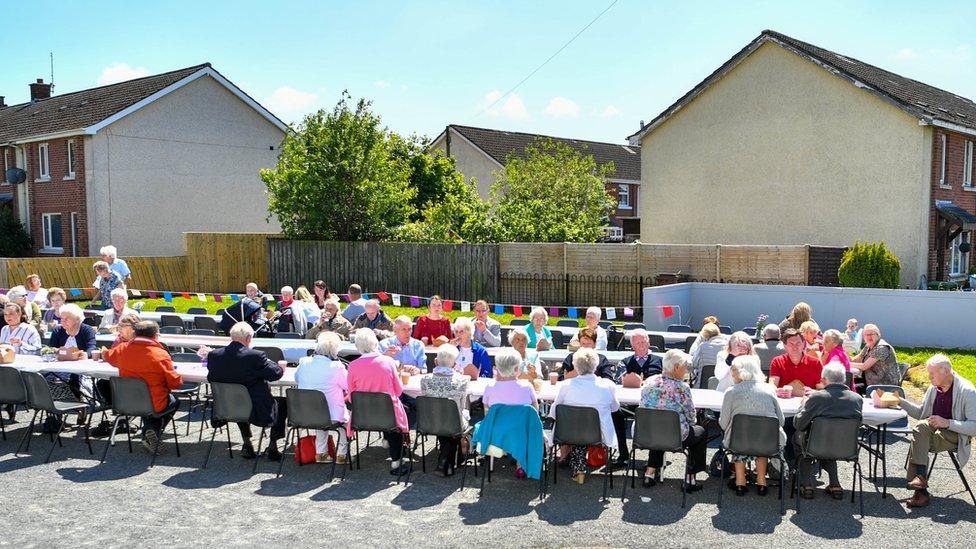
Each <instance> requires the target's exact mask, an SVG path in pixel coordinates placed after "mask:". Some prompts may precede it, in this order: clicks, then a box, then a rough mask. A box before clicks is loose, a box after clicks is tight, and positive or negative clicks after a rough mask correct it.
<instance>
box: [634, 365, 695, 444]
mask: <svg viewBox="0 0 976 549" xmlns="http://www.w3.org/2000/svg"><path fill="white" fill-rule="evenodd" d="M640 405H641V407H642V408H654V409H656V410H674V411H675V412H678V418H679V420H680V422H681V440H684V439H686V438H688V431H689V430H690V429H691V425H693V424H694V423H695V418H696V417H697V416H696V414H695V404H694V402H692V400H691V388H690V387H688V384H687V383H685V382H684V381H681V380H680V379H674V378H673V377H668V376H665V375H662V374H657V375H654V376H651V377H649V378H647V381H645V382H644V385H643V386H642V387H641V400H640Z"/></svg>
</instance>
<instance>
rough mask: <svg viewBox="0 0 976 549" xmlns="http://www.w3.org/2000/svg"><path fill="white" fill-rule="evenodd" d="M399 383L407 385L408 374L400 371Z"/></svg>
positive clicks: (408, 380) (408, 381)
mask: <svg viewBox="0 0 976 549" xmlns="http://www.w3.org/2000/svg"><path fill="white" fill-rule="evenodd" d="M400 383H402V384H404V385H407V384H409V383H410V374H408V373H406V372H400Z"/></svg>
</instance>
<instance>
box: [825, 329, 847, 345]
mask: <svg viewBox="0 0 976 549" xmlns="http://www.w3.org/2000/svg"><path fill="white" fill-rule="evenodd" d="M823 338H824V339H829V340H830V341H832V342H833V343H834V345H842V344H843V343H844V336H843V335H841V333H840V331H839V330H835V329H833V328H831V329H829V330H827V331H826V332H824V333H823Z"/></svg>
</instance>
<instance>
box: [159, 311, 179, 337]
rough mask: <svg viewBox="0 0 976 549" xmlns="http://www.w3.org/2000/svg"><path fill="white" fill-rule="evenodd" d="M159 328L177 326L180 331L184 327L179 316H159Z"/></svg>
mask: <svg viewBox="0 0 976 549" xmlns="http://www.w3.org/2000/svg"><path fill="white" fill-rule="evenodd" d="M159 326H160V328H165V327H166V326H179V327H180V330H182V329H183V328H184V326H185V325H184V323H183V317H181V316H179V315H160V317H159ZM180 333H183V332H180Z"/></svg>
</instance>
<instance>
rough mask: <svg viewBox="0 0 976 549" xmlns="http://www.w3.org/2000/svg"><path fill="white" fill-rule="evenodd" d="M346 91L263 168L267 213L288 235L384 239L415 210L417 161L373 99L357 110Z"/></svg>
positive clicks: (294, 134) (291, 136)
mask: <svg viewBox="0 0 976 549" xmlns="http://www.w3.org/2000/svg"><path fill="white" fill-rule="evenodd" d="M350 100H351V97H350V96H349V94H348V93H346V92H343V94H342V97H341V98H340V100H339V102H338V103H337V104H336V106H335V108H333V110H332V112H331V113H327V112H326V111H324V110H319V111H318V112H316V113H314V114H310V115H308V116H306V117H305V120H304V121H303V122H302V123H301V124H300V125H299V126H298V128H297V129H296V130H295V131H294V132H289V134H288V135H286V136H285V140H284V141H283V143H282V146H281V155H280V156H279V158H278V165H277V167H275V168H274V169H267V170H261V179H262V180H263V181H264V183H265V185H267V187H268V194H269V197H268V218H269V219H270V218H271V217H272V216H274V217H277V218H278V220H279V221H280V223H281V229H282V232H283V233H284V234H285V236H287V237H288V238H304V239H318V240H356V241H359V240H367V241H370V240H381V239H385V238H389V237H391V236H392V235H393V234H394V231H395V230H396V229H397V227H399V226H401V225H403V224H404V223H406V222H407V221H408V219H409V218H410V216H411V215H412V214H413V213H414V212H415V207H414V206H413V203H412V200H413V198H414V196H415V195H416V190H415V189H413V188H412V187H411V186H410V166H409V163H408V162H407V161H406V160H405V159H403V158H398V157H397V155H395V154H394V153H393V148H394V146H395V143H394V138H392V137H391V135H392V134H391V133H390V132H389V131H387V129H386V128H383V127H381V126H380V117H379V116H378V115H376V114H373V112H372V110H371V108H370V107H371V103H370V102H368V101H366V100H365V99H360V100H359V101H358V102H357V103H356V106H355V109H352V108H350V106H349V102H350Z"/></svg>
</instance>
